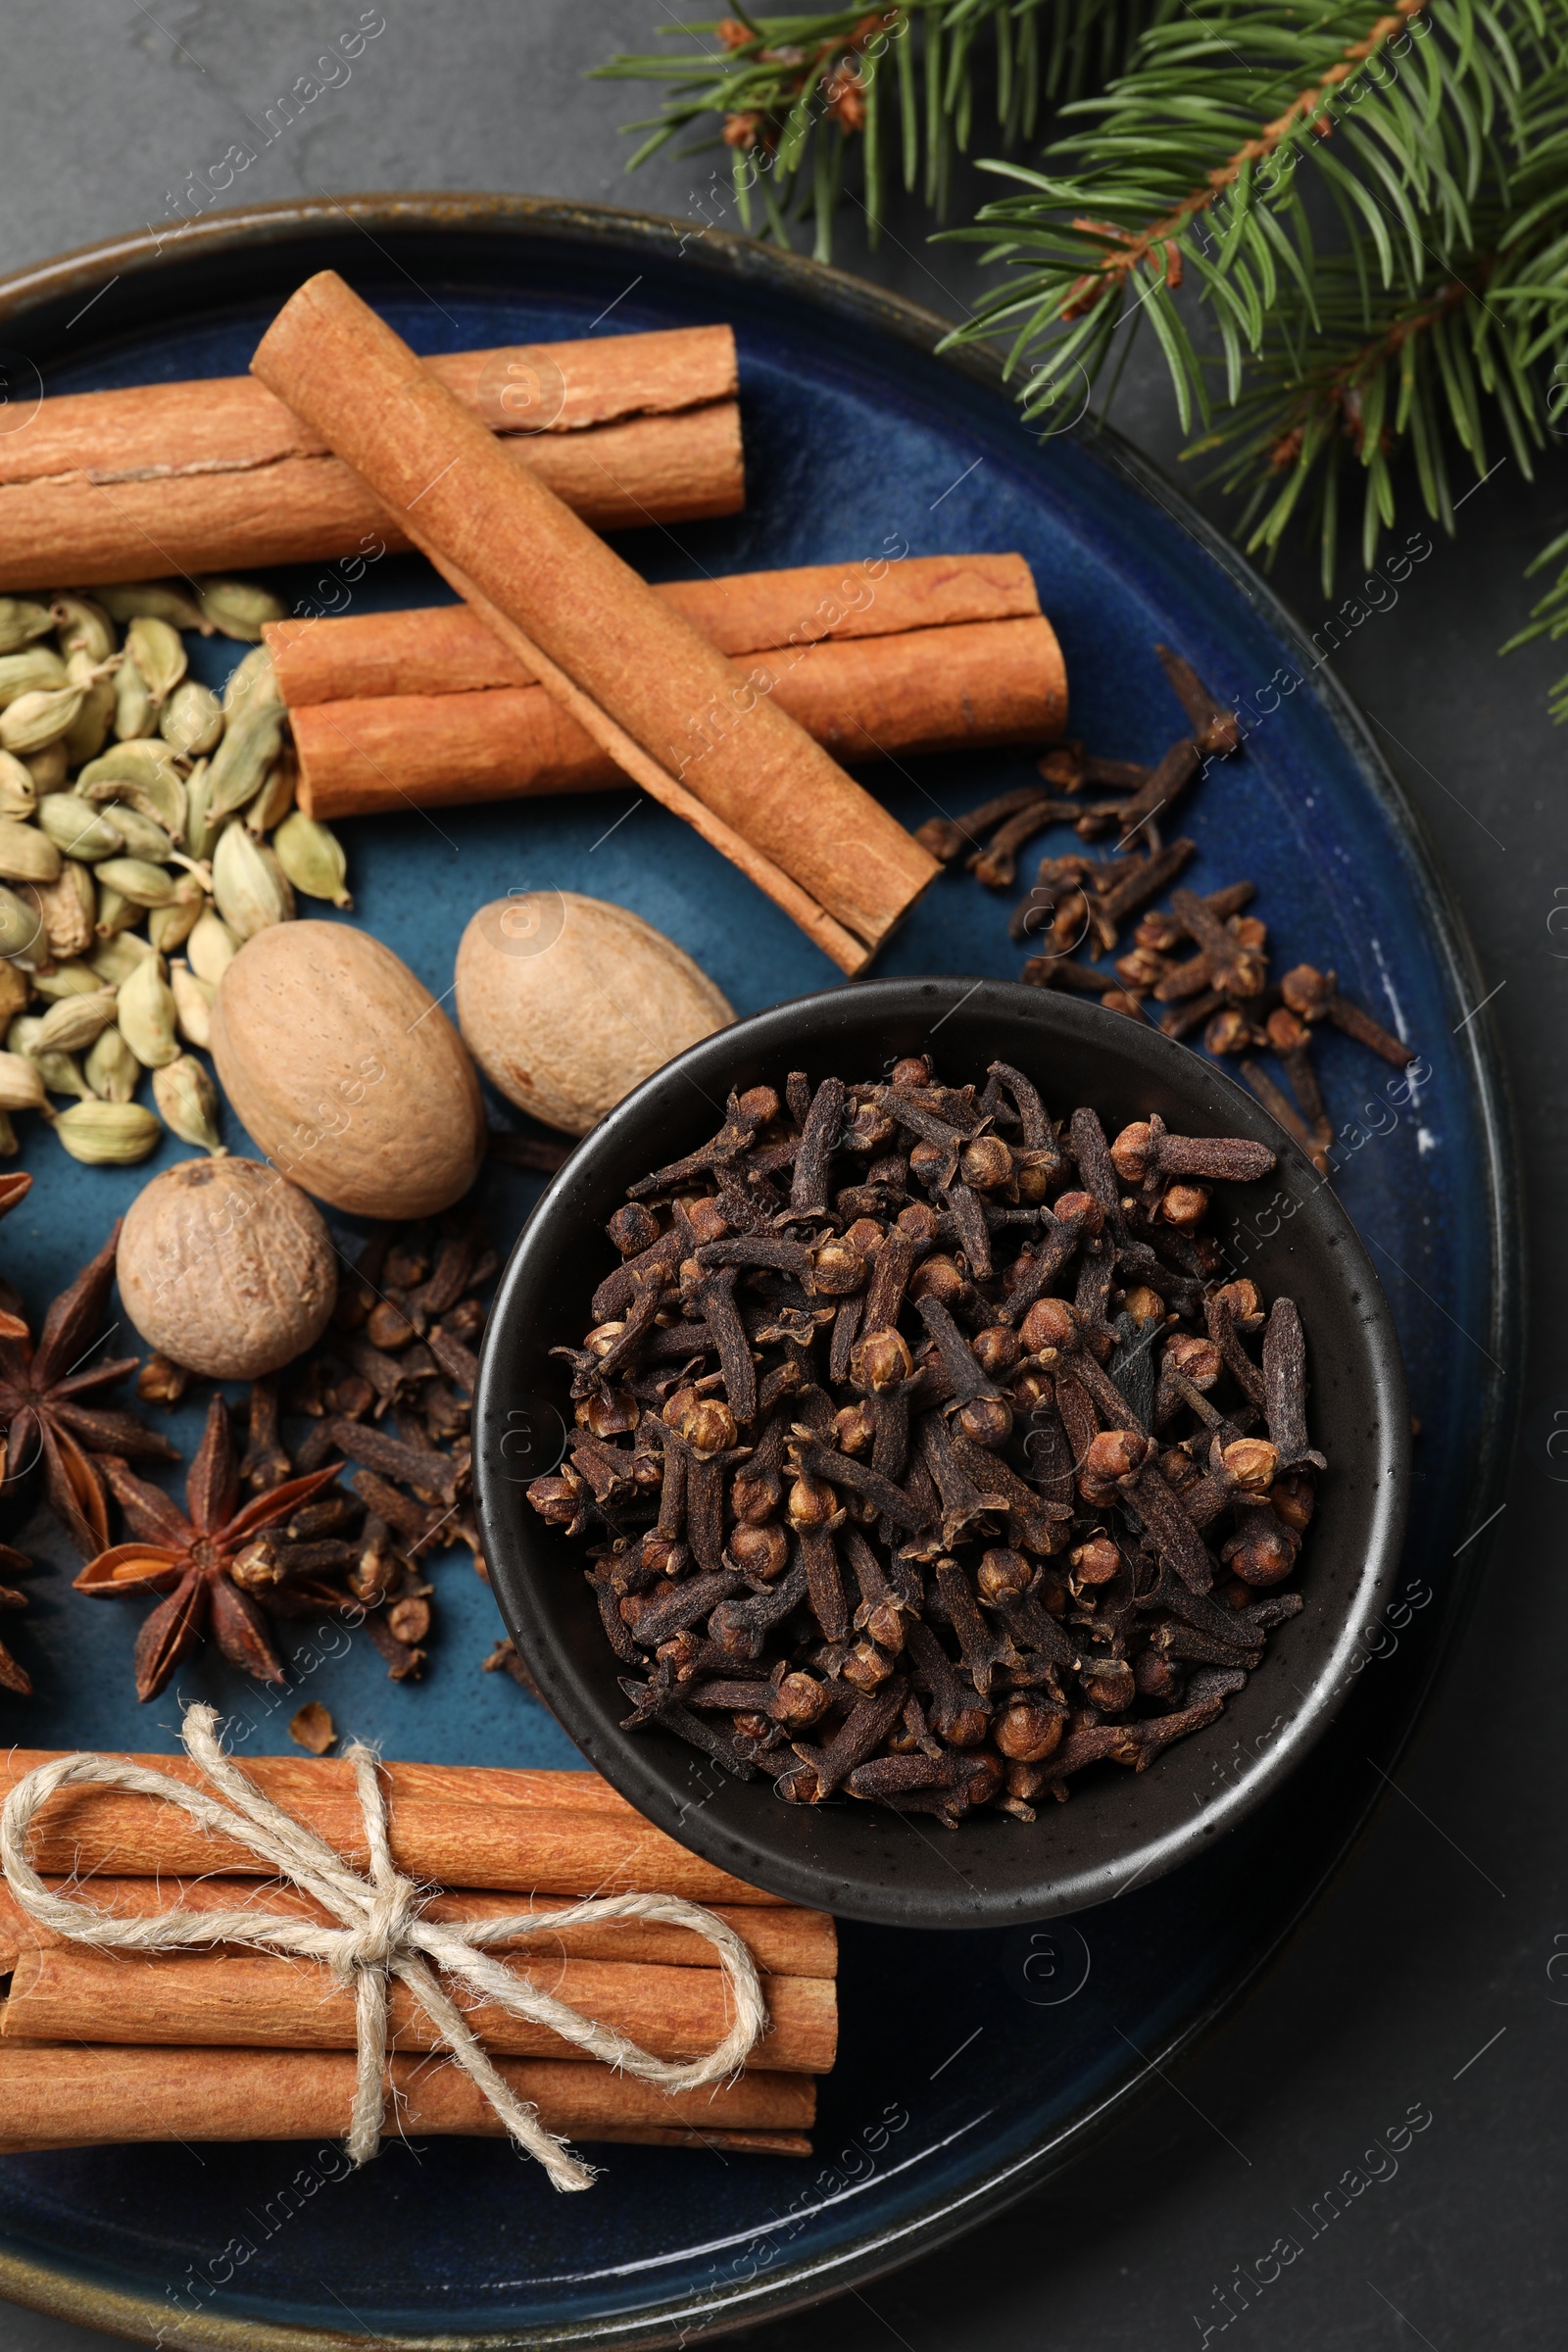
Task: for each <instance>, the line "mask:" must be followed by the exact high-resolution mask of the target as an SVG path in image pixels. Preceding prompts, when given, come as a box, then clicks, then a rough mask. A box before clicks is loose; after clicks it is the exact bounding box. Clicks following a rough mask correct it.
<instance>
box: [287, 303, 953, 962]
mask: <svg viewBox="0 0 1568 2352" xmlns="http://www.w3.org/2000/svg"><path fill="white" fill-rule="evenodd" d="M252 367H253V369H254V371H255V372H256V373H257V374H258V375H259V376H260V377H261V379H262V381H263V382H264V383H265V384H267V385H268V387H269V389H270V390H271V391H273V392H275V393H276V394H277V396H278V398H279V399H281V400H283V401H285V402H286V403H287V405H288V406H289V407H290V408H291V409H292V410H294V412H295V413H296V414H298V415H300V416H302V417H305V419H306V421H307V422H308V423H310V424H311V425H312V426H313V427H314V428H315V429H316V430H317V431H318V432H319V433H320V434H321V436H322V437H323V439H325V440H326V441H327V442H328V443H329V445H330V446H331V447H332V448H333V450H334V451H335V452H336V453H337V455H338V456H339V457H341V458H342V459H343V461H344V462H345V463H346V464H347V465H350V466H353V468H354V470H355V471H356V472H357V473H359V474H360V475H362V476H363V477H364V479H365V481H366V482H367V483H368V486H369V487H370V489H371V490H372V491H373V492H374V494H375V496H376V497H377V498H378V499H379V501H380V502H381V503H382V504H383V505H385V506H386V507H388V508H389V510H390V511H391V512H392V513H393V514H394V515H395V516H396V517H397V519H398V521H399V524H400V527H402V528H403V529H405V530H406V531H407V533H408V536H409V537H410V539H411V540H412V541H413V542H414V543H415V545H416V546H417V547H419V548H421V549H422V550H423V552H424V553H425V554H426V555H427V556H429V557H430V559H431V561H432V562H433V563H434V564H436V567H437V569H438V570H439V571H441V573H442V574H443V576H444V577H445V578H446V579H447V581H448V583H449V584H450V585H451V586H453V587H455V588H456V589H457V590H458V592H459V594H460V595H461V596H463V597H464V598H465V599H466V602H467V603H469V604H470V605H471V606H472V607H473V608H474V610H475V611H476V612H477V613H479V614H480V617H481V618H482V619H483V620H484V621H485V623H486V625H487V626H488V627H490V628H492V629H493V630H495V632H496V633H497V635H498V636H500V637H501V639H502V641H503V643H505V644H506V645H507V646H508V647H509V649H510V650H511V651H512V652H513V653H514V655H516V656H519V657H520V658H521V659H522V660H523V661H524V662H526V663H528V664H529V665H530V666H531V667H532V668H533V669H534V670H535V672H536V674H537V676H538V678H539V681H540V683H541V685H542V686H544V687H545V689H546V690H547V692H549V693H551V694H552V695H554V696H555V698H556V699H557V700H558V701H559V702H561V703H562V704H563V705H564V708H565V709H566V710H567V711H569V712H570V714H571V715H572V716H573V717H574V718H575V719H576V720H577V721H578V723H579V724H580V725H581V726H583V727H584V728H585V729H586V730H587V732H588V733H589V734H590V735H591V736H592V737H593V738H594V740H595V741H596V742H597V743H598V744H599V745H600V748H601V749H602V750H604V751H606V752H608V753H609V754H610V755H611V757H612V758H613V759H614V760H616V762H617V763H618V764H619V765H620V766H621V767H623V768H624V769H625V770H626V772H627V773H628V774H629V775H631V776H632V777H633V778H634V780H635V781H636V782H637V783H639V784H641V785H642V786H643V787H644V789H645V790H647V791H648V792H650V793H652V794H653V796H654V797H655V798H656V799H659V800H661V801H663V802H664V803H665V804H666V805H667V806H669V807H672V808H675V809H678V810H679V812H680V813H681V814H683V815H685V816H686V817H687V818H688V819H689V821H691V822H692V823H693V824H694V825H695V826H696V827H697V829H698V830H699V831H700V832H701V833H702V834H703V836H704V837H705V838H706V839H708V840H709V841H711V843H713V845H714V846H715V847H718V848H720V849H721V850H722V852H723V854H724V855H725V856H727V857H729V858H732V860H733V861H734V862H735V863H736V864H738V865H739V866H740V867H741V869H742V870H743V871H744V872H746V873H747V874H748V875H750V877H751V878H752V879H753V880H754V881H756V882H757V883H758V885H759V886H760V888H762V889H764V890H766V891H767V893H768V895H769V896H770V897H772V898H773V899H774V900H775V901H776V902H777V903H778V904H779V905H780V906H781V907H785V909H786V910H787V911H788V912H789V913H790V914H791V915H792V917H793V918H794V919H795V920H796V921H797V922H799V923H800V924H801V926H802V928H803V929H805V930H806V931H807V932H808V933H809V936H810V937H811V938H812V939H814V940H815V941H816V942H817V944H818V945H819V946H820V947H822V949H823V950H824V952H825V953H826V954H828V955H830V956H832V957H833V958H834V960H835V961H837V962H838V963H840V964H841V966H842V967H843V969H845V970H846V971H849V972H855V971H858V970H860V969H862V968H863V966H864V964H865V963H866V962H867V961H868V960H869V958H870V956H871V955H872V954H873V953H874V952H875V950H876V949H877V948H878V947H879V946H880V945H881V943H882V941H883V940H884V939H885V938H886V937H887V936H888V934H889V932H890V931H891V930H892V929H893V928H894V926H895V925H896V924H897V923H898V922H899V920H900V919H901V918H902V917H903V915H904V914H905V913H907V910H908V908H909V907H910V906H912V904H913V903H914V901H915V900H916V899H917V898H918V897H919V896H920V894H921V892H922V891H923V890H925V889H926V888H927V886H928V885H929V883H930V882H931V881H932V880H933V879H934V877H935V875H936V874H937V872H938V871H939V870H940V869H939V868H938V866H937V864H936V861H935V859H934V858H931V857H930V856H929V855H928V854H927V853H926V852H925V851H924V850H922V849H921V848H920V847H919V846H918V845H917V844H916V843H915V842H914V841H913V840H912V839H911V838H910V836H909V835H908V834H907V832H906V831H905V830H904V828H903V827H902V826H901V825H899V824H897V823H896V822H895V821H894V819H893V818H892V817H891V816H889V815H888V813H887V812H886V810H884V809H880V808H879V807H878V806H877V804H876V803H875V802H874V801H873V800H871V799H870V797H869V795H867V794H866V793H864V792H863V791H862V790H861V789H860V787H859V786H858V785H857V784H856V783H855V782H854V781H853V779H852V778H851V777H849V776H848V775H846V774H845V772H844V770H843V769H842V768H841V767H839V766H838V764H837V763H836V761H834V760H831V759H830V758H829V757H828V755H827V754H826V753H825V752H823V751H822V750H821V749H820V748H819V747H818V746H817V745H815V744H813V743H812V742H811V740H810V738H809V736H808V735H806V734H805V732H804V731H803V730H802V729H801V728H800V727H798V726H797V725H796V724H795V722H794V721H793V720H792V719H791V718H790V717H789V716H788V715H787V713H786V712H785V711H782V710H780V709H779V708H778V705H777V701H776V698H775V697H773V696H770V695H765V694H758V695H756V696H755V697H752V698H750V699H749V698H748V694H747V692H745V691H742V692H741V693H740V694H738V695H737V694H736V692H735V691H734V690H735V680H734V677H733V674H732V672H731V670H730V668H729V665H728V664H727V662H726V661H725V658H724V656H723V655H722V654H720V653H719V652H718V650H717V649H716V647H714V646H712V645H711V644H710V643H709V642H708V640H707V639H706V638H705V637H703V636H702V635H701V634H700V633H699V632H698V631H697V630H696V629H694V628H693V627H692V626H691V624H690V622H689V621H687V620H685V619H684V618H683V617H682V616H681V615H680V614H679V613H675V612H673V611H672V610H671V609H670V608H669V606H668V605H667V604H666V603H665V602H664V601H663V600H662V599H661V598H660V597H658V596H656V595H655V594H654V592H653V590H652V589H651V588H649V587H648V586H647V584H646V583H645V582H644V581H642V580H641V579H639V578H638V576H637V574H636V573H635V572H634V571H632V570H631V568H630V567H629V565H627V564H623V563H622V562H621V560H620V558H619V557H618V556H616V555H614V554H613V552H612V551H611V549H609V548H608V547H606V546H605V544H604V543H603V541H602V540H600V539H599V538H597V537H596V536H595V534H594V532H593V531H592V530H591V529H590V528H589V527H588V525H587V524H586V523H584V522H582V521H581V520H580V519H579V518H578V517H577V516H576V515H573V514H572V513H571V512H570V510H569V509H568V508H566V507H565V506H564V505H563V504H562V502H561V501H560V500H559V499H557V498H555V497H554V496H553V495H552V493H551V492H550V491H549V490H548V489H547V488H545V487H544V486H543V485H542V484H541V483H540V482H539V480H538V479H537V478H536V477H535V476H534V475H532V474H530V473H529V472H528V471H526V470H525V469H523V468H521V467H519V466H513V465H512V464H511V463H510V462H509V461H508V459H507V457H506V456H505V454H504V452H502V451H501V450H500V449H499V448H498V445H497V443H496V441H495V440H494V438H493V436H492V435H491V434H490V433H489V432H488V431H487V430H486V429H485V427H484V426H483V425H482V424H481V423H480V422H479V420H478V419H477V418H476V417H473V416H472V415H471V414H470V412H468V411H467V410H466V409H465V408H464V407H463V406H462V404H461V402H459V401H458V400H457V399H456V398H455V397H454V396H453V395H452V393H451V392H449V391H448V390H447V389H446V387H445V386H444V385H442V384H441V383H440V382H439V381H438V380H437V379H436V378H435V377H434V376H432V375H431V374H430V373H429V371H428V370H427V369H425V368H421V367H420V365H419V363H418V361H417V359H416V358H415V356H414V354H413V353H412V352H411V351H410V350H409V348H408V346H407V345H406V344H405V343H403V342H402V341H401V340H400V339H399V337H398V336H397V335H396V334H394V333H393V331H392V329H391V328H390V327H388V326H387V325H386V324H385V323H384V322H383V321H382V320H381V319H377V317H376V316H375V314H374V312H372V311H371V310H370V309H369V308H368V305H367V304H365V303H363V302H361V301H360V299H359V297H358V296H357V295H355V294H353V293H352V292H351V291H350V289H349V288H348V287H347V286H346V285H345V284H344V282H343V280H342V279H341V278H340V277H338V276H337V275H336V273H335V272H334V271H330V270H327V271H322V272H321V273H320V274H319V275H318V276H316V277H314V278H312V279H310V280H309V281H308V283H307V284H306V285H305V286H303V287H302V288H301V289H300V291H299V292H298V293H297V294H295V295H294V296H293V297H292V299H291V300H290V301H289V302H288V303H287V304H285V306H284V308H283V310H282V311H281V313H280V314H279V316H278V318H277V319H275V320H274V322H273V324H272V326H271V327H270V329H269V331H268V333H267V335H266V336H265V337H264V338H263V340H262V343H261V345H260V347H259V349H258V351H257V353H256V356H255V359H254V360H253V362H252Z"/></svg>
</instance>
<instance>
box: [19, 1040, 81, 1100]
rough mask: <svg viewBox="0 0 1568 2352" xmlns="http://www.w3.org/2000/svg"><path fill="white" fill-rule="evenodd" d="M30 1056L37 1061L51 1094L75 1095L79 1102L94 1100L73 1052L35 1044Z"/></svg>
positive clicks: (42, 1077)
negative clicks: (62, 1052)
mask: <svg viewBox="0 0 1568 2352" xmlns="http://www.w3.org/2000/svg"><path fill="white" fill-rule="evenodd" d="M30 1058H31V1059H32V1060H33V1061H35V1062H36V1063H37V1065H38V1075H39V1077H40V1078H41V1079H42V1080H43V1082H44V1086H45V1087H46V1089H47V1090H48V1092H49V1093H50V1094H51V1095H73V1096H74V1097H75V1099H76V1101H77V1102H78V1103H91V1102H92V1101H93V1100H94V1097H93V1091H92V1088H91V1087H90V1086H89V1085H88V1084H87V1081H86V1079H85V1078H84V1077H83V1076H82V1072H81V1065H80V1063H79V1062H77V1061H75V1060H73V1057H72V1056H71V1054H57V1053H54V1052H52V1051H51V1050H50V1048H49V1047H47V1046H34V1048H33V1050H32V1054H31V1056H30Z"/></svg>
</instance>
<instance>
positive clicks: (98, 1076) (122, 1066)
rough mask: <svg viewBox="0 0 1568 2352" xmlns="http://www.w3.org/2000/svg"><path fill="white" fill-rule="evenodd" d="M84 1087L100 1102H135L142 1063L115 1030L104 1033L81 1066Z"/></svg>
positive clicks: (111, 1029) (107, 1030)
mask: <svg viewBox="0 0 1568 2352" xmlns="http://www.w3.org/2000/svg"><path fill="white" fill-rule="evenodd" d="M82 1068H83V1070H84V1072H85V1074H86V1079H87V1084H88V1085H89V1086H90V1087H91V1088H92V1091H93V1093H94V1094H95V1095H96V1096H97V1097H98V1099H99V1101H100V1102H101V1103H129V1102H132V1101H134V1099H135V1094H136V1089H137V1087H138V1086H140V1084H141V1063H140V1062H139V1061H138V1060H137V1059H136V1056H135V1054H133V1053H132V1052H131V1050H130V1048H129V1047H128V1046H127V1045H126V1043H125V1041H124V1039H123V1037H122V1036H121V1034H120V1031H119V1030H118V1029H114V1028H110V1029H106V1030H105V1031H104V1033H103V1035H102V1036H101V1037H100V1038H99V1039H98V1041H97V1043H96V1044H95V1045H94V1046H93V1047H91V1049H90V1050H89V1052H88V1054H87V1058H86V1060H85V1062H84V1063H83V1064H82Z"/></svg>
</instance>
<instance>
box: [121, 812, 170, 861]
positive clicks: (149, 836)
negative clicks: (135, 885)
mask: <svg viewBox="0 0 1568 2352" xmlns="http://www.w3.org/2000/svg"><path fill="white" fill-rule="evenodd" d="M113 806H114V815H113V816H112V817H111V819H110V822H111V823H112V824H113V825H114V826H115V828H116V829H117V831H118V832H119V834H120V837H121V839H122V840H123V843H124V845H125V851H126V854H127V856H129V857H131V858H148V859H150V861H151V862H152V863H153V864H154V865H162V864H163V863H164V861H165V859H166V858H172V856H173V854H174V845H173V843H172V841H171V840H170V838H169V835H168V834H167V833H166V832H165V831H164V828H163V826H162V825H155V824H154V823H153V820H152V818H151V817H150V816H143V814H142V812H141V810H140V809H133V808H132V807H131V805H130V803H129V802H128V801H116V802H115V803H114V804H113Z"/></svg>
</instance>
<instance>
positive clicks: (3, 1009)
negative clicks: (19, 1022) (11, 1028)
mask: <svg viewBox="0 0 1568 2352" xmlns="http://www.w3.org/2000/svg"><path fill="white" fill-rule="evenodd" d="M31 994H32V980H31V975H30V974H29V973H27V972H25V971H23V969H22V968H21V966H20V965H19V964H15V963H0V1021H9V1020H10V1018H11V1016H12V1014H13V1013H17V1012H25V1011H26V1009H27V999H28V998H29V997H30V996H31Z"/></svg>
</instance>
